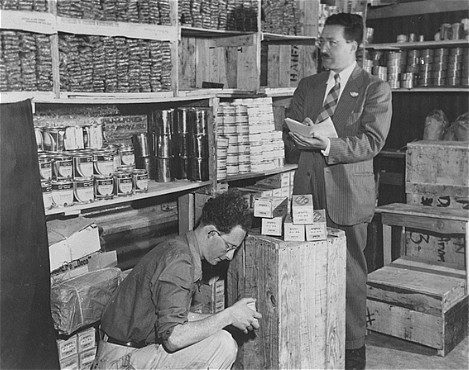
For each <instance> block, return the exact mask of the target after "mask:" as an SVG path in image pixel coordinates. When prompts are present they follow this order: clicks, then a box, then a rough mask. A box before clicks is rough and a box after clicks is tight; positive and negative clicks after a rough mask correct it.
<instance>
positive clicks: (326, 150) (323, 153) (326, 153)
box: [321, 138, 331, 157]
mask: <svg viewBox="0 0 469 370" xmlns="http://www.w3.org/2000/svg"><path fill="white" fill-rule="evenodd" d="M330 150H331V141H330V140H329V138H328V139H327V146H326V149H324V150H321V153H322V155H323V156H324V157H329V152H330Z"/></svg>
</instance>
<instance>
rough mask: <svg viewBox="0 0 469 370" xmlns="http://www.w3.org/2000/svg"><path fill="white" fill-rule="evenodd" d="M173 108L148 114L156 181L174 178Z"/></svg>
mask: <svg viewBox="0 0 469 370" xmlns="http://www.w3.org/2000/svg"><path fill="white" fill-rule="evenodd" d="M173 119H174V109H166V110H158V111H154V112H152V114H151V116H150V127H151V128H152V130H153V131H151V135H152V143H153V150H152V152H153V153H154V154H153V158H152V162H153V163H152V173H154V176H153V178H154V179H155V180H156V181H157V182H169V181H171V180H173V179H174V149H173V132H174V128H173V125H174V122H173Z"/></svg>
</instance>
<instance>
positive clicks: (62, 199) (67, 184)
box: [51, 180, 73, 207]
mask: <svg viewBox="0 0 469 370" xmlns="http://www.w3.org/2000/svg"><path fill="white" fill-rule="evenodd" d="M51 186H52V199H53V201H54V204H55V205H57V206H58V207H65V206H70V205H72V204H73V183H72V181H71V180H52V182H51Z"/></svg>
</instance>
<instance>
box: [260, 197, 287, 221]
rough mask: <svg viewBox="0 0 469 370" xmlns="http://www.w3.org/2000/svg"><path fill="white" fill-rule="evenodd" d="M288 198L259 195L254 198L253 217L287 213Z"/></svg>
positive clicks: (271, 216)
mask: <svg viewBox="0 0 469 370" xmlns="http://www.w3.org/2000/svg"><path fill="white" fill-rule="evenodd" d="M287 208H288V198H284V197H260V198H256V199H254V217H264V218H274V217H280V216H285V215H286V214H287Z"/></svg>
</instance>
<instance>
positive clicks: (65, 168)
mask: <svg viewBox="0 0 469 370" xmlns="http://www.w3.org/2000/svg"><path fill="white" fill-rule="evenodd" d="M72 176H73V163H72V157H68V156H60V155H56V156H53V157H52V177H53V179H54V180H65V179H71V178H72Z"/></svg>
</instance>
